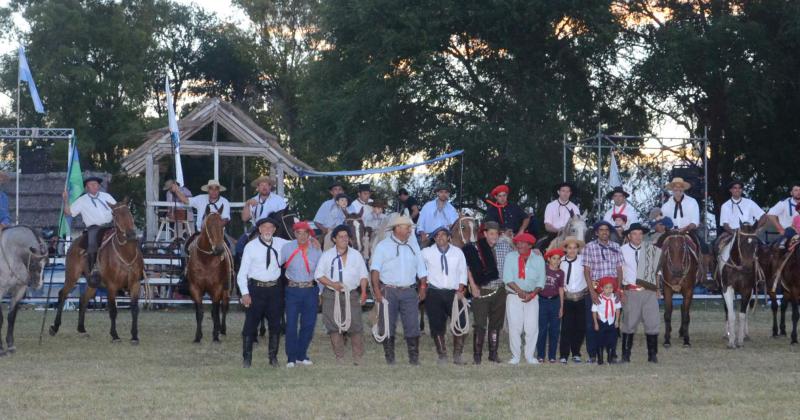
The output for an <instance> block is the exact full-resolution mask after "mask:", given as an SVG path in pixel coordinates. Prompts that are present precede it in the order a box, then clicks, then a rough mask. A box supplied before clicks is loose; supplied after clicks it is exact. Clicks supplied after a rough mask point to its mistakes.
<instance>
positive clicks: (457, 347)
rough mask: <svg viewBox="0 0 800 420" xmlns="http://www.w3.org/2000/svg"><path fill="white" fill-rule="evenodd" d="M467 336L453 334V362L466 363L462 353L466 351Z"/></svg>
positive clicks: (457, 363)
mask: <svg viewBox="0 0 800 420" xmlns="http://www.w3.org/2000/svg"><path fill="white" fill-rule="evenodd" d="M466 338H467V337H465V336H463V335H454V336H453V363H454V364H456V365H466V363H464V360H463V359H462V358H461V355H462V354H463V353H464V340H466Z"/></svg>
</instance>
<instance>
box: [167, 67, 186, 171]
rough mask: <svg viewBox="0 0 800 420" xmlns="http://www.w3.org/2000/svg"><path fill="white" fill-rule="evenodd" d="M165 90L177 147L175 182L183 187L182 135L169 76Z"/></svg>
mask: <svg viewBox="0 0 800 420" xmlns="http://www.w3.org/2000/svg"><path fill="white" fill-rule="evenodd" d="M164 79H165V82H164V83H165V86H166V87H165V89H164V91H165V92H166V94H167V115H168V117H169V134H170V137H171V138H172V145H173V146H175V182H177V183H178V184H179V185H180V186H181V187H183V186H185V184H184V183H183V166H181V133H180V131H179V130H178V120H177V119H176V118H175V106H174V105H173V103H172V91H171V90H170V88H169V76H165V77H164Z"/></svg>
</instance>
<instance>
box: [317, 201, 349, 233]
mask: <svg viewBox="0 0 800 420" xmlns="http://www.w3.org/2000/svg"><path fill="white" fill-rule="evenodd" d="M336 207H337V206H336V202H335V201H333V199H332V198H331V199H330V200H327V201H325V202H324V203H322V205H321V206H319V210H317V214H316V216H314V224H316V225H317V226H322V227H324V228H327V229H333V228H335V227H336V226H338V225H335V224H333V223H335V222H336V221H335V220H331V215H332V214H333V210H335V209H336ZM339 213H341V210H340V211H339ZM342 218H344V215H342Z"/></svg>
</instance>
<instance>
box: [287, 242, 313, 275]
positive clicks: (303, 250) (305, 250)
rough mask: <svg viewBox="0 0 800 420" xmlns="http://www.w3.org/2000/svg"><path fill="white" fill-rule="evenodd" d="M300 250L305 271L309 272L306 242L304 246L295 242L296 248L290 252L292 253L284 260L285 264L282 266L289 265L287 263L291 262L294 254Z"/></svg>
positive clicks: (309, 265)
mask: <svg viewBox="0 0 800 420" xmlns="http://www.w3.org/2000/svg"><path fill="white" fill-rule="evenodd" d="M300 251H302V254H301V255H302V256H303V262H305V263H306V271H308V274H311V264H309V263H308V244H306V246H302V245H300V244H297V249H295V250H294V252H292V255H290V256H289V259H288V260H286V265H285V266H284V267H289V264H291V263H292V259H293V258H294V256H295V255H297V253H299V252H300Z"/></svg>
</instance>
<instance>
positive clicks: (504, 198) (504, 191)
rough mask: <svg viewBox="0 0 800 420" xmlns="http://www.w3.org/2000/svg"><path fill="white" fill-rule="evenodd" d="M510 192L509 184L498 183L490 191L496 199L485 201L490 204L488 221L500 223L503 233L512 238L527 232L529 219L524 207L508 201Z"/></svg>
mask: <svg viewBox="0 0 800 420" xmlns="http://www.w3.org/2000/svg"><path fill="white" fill-rule="evenodd" d="M509 192H510V189H509V188H508V185H498V186H496V187H494V189H492V192H491V193H490V195H491V196H492V197H493V198H494V199H495V201H492V200H488V199H487V200H485V201H486V204H488V205H489V207H487V208H486V221H492V222H497V223H499V224H500V228H501V229H502V231H503V233H504V234H506V235H507V236H508V237H509V239H510V238H512V237H514V235H517V234H520V233H523V232H525V230H526V229H527V228H528V223H529V219H528V215H527V214H525V211H524V210H522V207H520V206H518V205H517V204H514V203H511V202H509V201H508V194H509Z"/></svg>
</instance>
